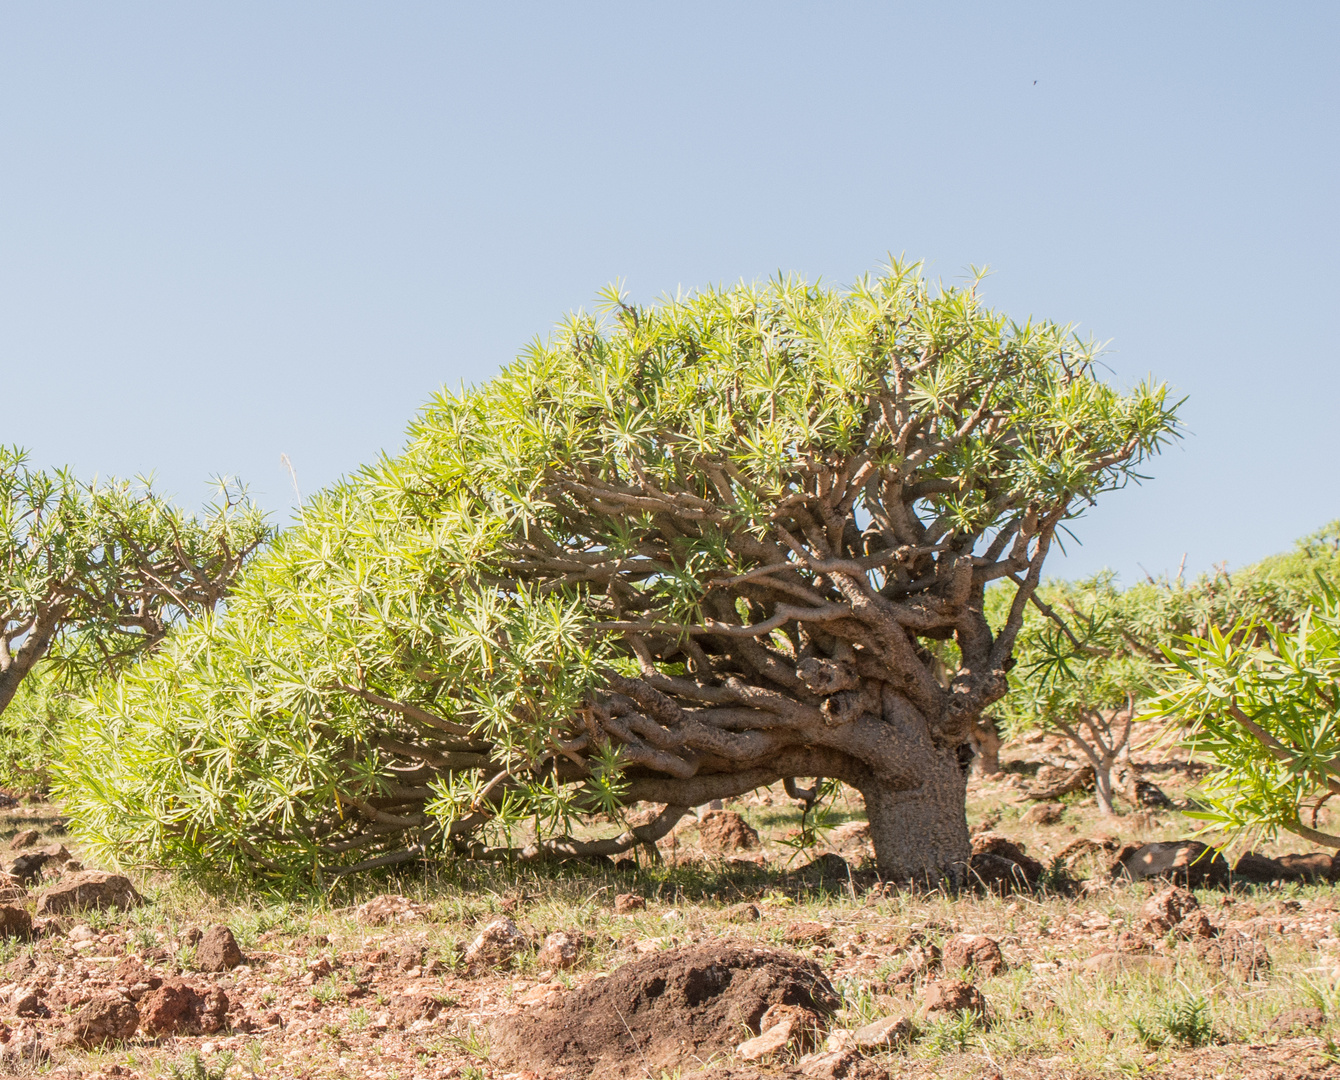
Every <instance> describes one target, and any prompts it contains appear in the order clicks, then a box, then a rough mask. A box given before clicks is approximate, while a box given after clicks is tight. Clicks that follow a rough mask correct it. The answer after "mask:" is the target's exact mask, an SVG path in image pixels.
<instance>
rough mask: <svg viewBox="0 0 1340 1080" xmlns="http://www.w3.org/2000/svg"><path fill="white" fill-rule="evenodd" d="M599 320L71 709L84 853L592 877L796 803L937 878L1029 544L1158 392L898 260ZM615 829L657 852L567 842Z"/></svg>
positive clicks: (1109, 460)
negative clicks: (627, 857) (827, 805)
mask: <svg viewBox="0 0 1340 1080" xmlns="http://www.w3.org/2000/svg"><path fill="white" fill-rule="evenodd" d="M605 301H606V308H605V313H606V314H605V317H603V318H592V317H587V316H576V317H574V318H572V319H571V320H569V321H568V322H567V323H565V324H564V325H563V326H561V327H560V328H559V330H558V332H557V334H556V335H555V337H554V339H553V340H551V341H550V342H547V343H539V342H537V343H536V344H534V345H533V346H532V347H531V348H530V349H528V350H527V351H526V353H525V354H524V355H523V356H522V357H521V358H520V359H519V360H518V361H517V362H516V363H515V364H513V365H512V366H511V367H509V368H508V369H506V370H505V371H503V372H502V373H501V374H500V375H499V376H498V377H497V378H495V379H494V380H492V381H490V382H488V383H486V384H484V385H482V386H480V387H479V388H477V389H475V390H473V391H470V392H468V393H463V394H461V395H459V396H451V395H444V396H442V397H440V398H439V399H438V400H437V401H435V402H434V403H433V404H432V405H430V406H429V408H428V409H427V410H426V411H425V413H424V414H423V415H422V416H421V417H420V419H419V420H418V421H417V422H416V423H415V425H414V426H413V428H412V429H411V438H410V445H409V447H408V449H407V450H406V451H405V453H404V454H403V455H401V456H399V457H396V458H392V459H387V460H384V461H382V462H381V463H379V464H378V465H376V466H374V467H371V468H369V469H366V470H364V471H363V472H362V473H361V474H359V475H358V476H357V477H355V478H353V479H352V480H351V481H349V482H348V483H345V484H343V485H340V486H338V487H336V488H334V489H332V490H331V491H329V492H327V493H324V494H323V495H322V496H320V497H318V498H317V499H315V500H313V501H312V502H311V503H310V504H309V505H308V507H307V508H306V509H305V512H304V523H303V524H302V525H301V526H299V527H296V528H295V529H293V530H290V531H289V532H288V533H287V534H285V535H284V536H283V537H282V538H281V539H280V540H279V542H278V543H277V544H276V545H275V547H274V548H273V549H272V550H271V551H270V552H269V553H268V554H266V555H263V556H261V557H260V558H259V559H258V560H256V562H255V563H253V565H252V567H251V569H250V570H249V571H248V573H247V574H245V575H244V580H243V582H242V584H241V586H240V587H239V590H238V592H237V594H236V596H235V597H234V598H233V599H232V600H230V603H229V610H228V612H227V614H226V615H225V616H224V617H222V618H221V619H217V620H214V621H213V623H211V624H204V623H202V624H201V625H199V626H197V627H193V628H188V629H186V630H184V631H182V632H179V633H176V634H173V635H170V640H169V642H168V643H167V646H166V647H165V649H164V650H163V651H162V652H161V653H160V654H159V656H158V657H156V658H155V659H153V660H152V661H150V662H149V663H147V664H145V665H140V666H138V667H137V668H136V669H135V670H134V671H132V672H130V673H128V674H127V676H126V677H125V678H124V679H123V680H122V682H121V683H120V685H119V686H118V687H116V688H112V689H108V690H107V691H106V692H104V693H102V694H100V695H99V696H98V697H97V699H96V700H94V701H93V702H92V703H91V704H90V705H89V707H88V709H87V711H86V712H85V713H84V714H83V718H82V720H81V721H80V722H79V723H76V724H74V725H71V732H70V741H69V743H68V746H67V749H66V754H65V764H64V766H63V769H64V774H63V779H62V790H63V792H64V794H65V797H66V799H67V806H68V807H69V808H70V810H71V812H72V813H73V814H74V815H75V816H76V818H77V819H78V823H79V826H80V828H81V829H82V831H83V833H84V836H85V838H86V839H87V840H88V841H89V842H91V843H93V844H95V845H97V846H100V847H101V848H102V849H103V850H104V851H105V852H106V853H107V854H108V855H110V856H111V857H137V858H153V859H159V860H165V861H176V862H187V863H192V864H195V865H200V866H208V867H214V868H217V867H220V866H223V867H227V868H230V869H234V870H242V869H249V870H256V869H258V868H263V869H265V870H267V871H270V872H273V873H276V874H283V873H291V872H293V871H295V870H297V869H300V868H301V869H305V870H306V871H308V872H311V871H322V870H337V871H340V872H344V871H347V870H349V869H352V868H362V867H371V866H377V865H386V864H388V863H392V862H397V861H403V860H405V859H410V858H416V857H419V856H421V855H422V854H423V853H424V852H425V851H426V850H429V849H431V848H432V847H433V846H435V845H437V844H439V843H441V842H442V841H444V840H447V841H449V842H450V843H451V844H452V845H454V846H455V847H456V849H457V850H458V851H461V852H470V853H474V854H476V855H480V856H485V855H497V854H502V853H504V852H507V851H511V852H513V853H516V854H523V855H525V854H542V853H545V852H549V853H559V854H562V853H569V854H615V853H617V852H619V851H623V850H627V849H628V848H629V847H631V846H633V845H634V844H637V843H651V842H652V841H654V840H655V839H656V838H657V837H658V836H661V835H664V833H665V832H666V831H668V829H669V828H670V827H671V826H673V824H674V823H675V822H676V821H677V820H678V819H679V817H680V816H682V815H683V814H684V813H685V812H686V811H687V810H688V808H689V807H692V806H695V805H700V804H702V803H705V802H707V801H709V800H712V799H718V798H724V797H728V796H733V795H738V794H742V793H744V792H747V791H749V790H751V789H753V788H756V787H759V786H761V785H766V784H769V783H772V782H774V781H776V780H778V779H786V778H794V777H814V776H819V777H826V778H831V779H839V780H842V781H845V782H846V783H848V784H850V785H852V786H853V787H855V788H857V789H858V790H860V791H861V793H862V795H863V796H864V799H865V804H866V809H867V813H868V816H869V819H870V825H871V833H872V837H873V840H874V846H875V850H876V856H877V859H878V863H879V867H880V869H881V871H882V872H883V873H884V874H885V875H887V876H889V877H890V878H894V879H900V880H906V881H918V882H927V881H930V882H942V881H949V882H951V883H953V882H959V881H962V880H963V878H964V875H965V872H966V864H967V861H968V857H969V854H970V846H969V840H968V830H967V823H966V820H965V813H964V803H965V797H966V793H965V769H966V764H967V760H968V758H969V757H970V756H971V753H970V749H969V747H968V741H969V739H970V735H971V732H972V731H973V728H974V725H975V724H976V722H977V720H978V718H979V717H980V716H981V714H982V711H983V710H984V709H985V708H987V707H988V706H989V705H991V704H992V703H993V702H995V701H997V700H998V699H999V698H1000V697H1001V696H1002V695H1003V694H1004V693H1005V689H1006V672H1007V671H1008V669H1009V666H1010V664H1011V653H1012V650H1013V647H1014V642H1015V637H1016V635H1017V633H1018V632H1019V628H1020V626H1021V625H1022V621H1023V616H1024V610H1025V608H1026V606H1027V604H1028V603H1029V600H1030V598H1031V597H1032V595H1033V592H1034V590H1035V589H1036V588H1037V584H1038V582H1039V580H1040V576H1041V572H1042V566H1043V562H1044V560H1045V558H1046V555H1047V552H1048V550H1049V549H1050V546H1051V543H1052V539H1053V536H1054V534H1055V531H1056V529H1057V528H1058V527H1059V526H1060V525H1061V524H1062V523H1063V522H1065V521H1066V520H1068V519H1069V518H1071V517H1073V516H1074V515H1075V514H1076V512H1077V510H1078V509H1079V508H1080V507H1082V506H1084V505H1086V504H1087V503H1088V502H1090V501H1091V500H1093V499H1095V498H1097V497H1099V496H1101V495H1102V494H1103V493H1104V492H1107V491H1109V490H1111V489H1113V488H1115V487H1119V486H1121V485H1122V484H1124V483H1125V482H1126V481H1127V480H1128V479H1129V478H1130V477H1131V476H1132V475H1134V471H1135V470H1136V469H1137V468H1138V467H1139V465H1140V463H1141V462H1142V461H1143V460H1145V459H1146V458H1147V457H1148V456H1149V455H1150V454H1152V453H1154V452H1155V451H1157V450H1158V449H1159V447H1160V446H1161V445H1162V444H1163V442H1164V441H1165V440H1166V439H1168V438H1169V437H1170V436H1171V434H1172V433H1173V431H1174V427H1175V420H1174V412H1173V407H1172V406H1171V405H1170V403H1169V402H1168V400H1167V397H1166V393H1165V391H1164V389H1163V388H1162V387H1159V386H1153V385H1144V386H1140V387H1138V388H1136V389H1135V390H1134V391H1133V392H1131V393H1130V394H1121V393H1119V392H1117V391H1115V390H1113V389H1112V388H1110V387H1108V386H1106V385H1104V384H1103V383H1102V382H1100V381H1099V380H1098V379H1097V378H1096V376H1095V373H1094V365H1093V360H1094V351H1093V347H1092V346H1091V345H1090V344H1088V343H1086V342H1083V341H1080V340H1077V339H1076V338H1075V337H1074V336H1073V335H1072V334H1071V333H1070V332H1069V331H1068V330H1067V328H1065V327H1062V326H1058V325H1056V324H1053V323H1033V322H1029V323H1024V324H1019V323H1013V322H1011V321H1010V320H1008V319H1007V318H1005V317H1004V316H1002V315H1000V314H998V313H995V312H992V311H990V310H989V309H987V308H986V307H985V306H984V305H983V303H982V301H981V299H980V297H979V295H978V292H977V289H976V286H975V285H973V286H972V287H969V288H966V289H958V288H953V289H938V290H937V289H935V288H932V287H931V286H930V285H929V284H928V283H927V282H925V281H924V280H923V279H922V278H921V276H920V274H919V272H918V268H917V267H915V266H909V265H895V266H893V267H891V268H890V269H889V271H888V272H887V273H886V274H885V275H884V276H882V277H879V278H877V279H873V280H867V281H862V282H860V283H858V284H857V285H856V286H855V287H853V288H852V289H850V290H848V291H845V292H840V291H836V290H827V289H820V288H817V287H814V286H810V285H807V284H804V283H802V282H799V281H777V282H774V283H772V284H770V285H768V286H766V287H762V288H759V287H748V286H740V287H737V288H734V289H730V290H726V291H709V292H704V293H701V294H698V295H696V296H693V297H691V298H689V299H686V300H675V301H666V302H665V303H663V304H662V305H660V306H658V307H649V308H644V307H633V306H631V305H629V304H628V303H627V302H626V301H625V300H624V298H623V297H622V296H621V295H619V294H618V293H616V292H611V293H609V294H608V295H607V296H606V298H605ZM1003 579H1004V580H1010V581H1012V582H1013V583H1014V584H1015V590H1016V591H1015V593H1014V596H1013V599H1012V600H1011V602H1010V605H1009V610H1008V611H1007V613H1006V616H1005V619H1004V622H1003V624H1002V625H1000V626H999V627H997V628H995V629H993V628H992V626H991V625H990V624H989V623H988V621H987V619H986V616H985V614H984V610H983V604H984V592H985V589H986V587H987V585H988V584H990V583H991V582H993V581H999V580H1003ZM937 650H938V653H939V655H937ZM945 657H948V658H949V666H948V667H945V666H944V664H945V660H944V658H945ZM113 762H114V763H115V766H114V767H111V768H109V767H108V763H113ZM638 800H646V801H651V802H654V803H657V804H660V805H661V806H662V807H663V809H662V811H661V813H660V815H659V816H658V817H657V818H656V820H655V821H653V822H652V823H651V824H649V825H646V826H642V827H640V828H638V829H631V830H627V831H625V832H624V833H623V834H621V835H619V836H617V837H609V838H607V839H594V840H575V839H573V838H572V835H571V833H572V827H573V823H574V820H575V819H576V818H579V817H581V816H582V815H583V814H585V813H588V812H590V811H593V810H605V811H608V812H612V813H617V812H618V811H619V808H620V806H622V805H626V804H627V803H629V802H633V801H638ZM518 834H519V836H520V839H521V843H519V844H518V843H516V842H515V840H514V837H515V836H517V835H518Z"/></svg>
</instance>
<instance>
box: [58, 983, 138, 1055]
mask: <svg viewBox="0 0 1340 1080" xmlns="http://www.w3.org/2000/svg"><path fill="white" fill-rule="evenodd" d="M139 1025H140V1013H139V1010H138V1009H136V1008H135V1006H134V1004H132V1003H131V1002H129V1001H127V1000H126V999H125V998H123V997H122V996H121V995H120V994H105V995H103V996H101V997H96V998H94V999H93V1000H92V1001H90V1002H89V1003H88V1004H87V1005H85V1006H84V1007H83V1008H82V1009H80V1010H79V1011H78V1012H77V1013H75V1014H74V1019H72V1020H71V1021H70V1026H69V1027H68V1028H67V1029H66V1034H65V1039H66V1041H67V1042H68V1043H70V1044H71V1045H73V1046H78V1047H81V1048H83V1049H92V1048H93V1047H96V1046H103V1045H105V1044H106V1043H111V1042H125V1041H126V1040H127V1039H130V1038H131V1037H132V1036H134V1034H135V1029H136V1028H137V1027H139Z"/></svg>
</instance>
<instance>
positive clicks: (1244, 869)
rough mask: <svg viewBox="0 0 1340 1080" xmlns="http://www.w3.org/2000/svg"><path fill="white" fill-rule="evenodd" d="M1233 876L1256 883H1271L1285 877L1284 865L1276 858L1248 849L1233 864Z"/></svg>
mask: <svg viewBox="0 0 1340 1080" xmlns="http://www.w3.org/2000/svg"><path fill="white" fill-rule="evenodd" d="M1233 877H1234V878H1236V879H1237V880H1239V881H1248V882H1251V883H1252V884H1254V885H1269V884H1270V883H1271V882H1273V881H1281V880H1283V878H1284V877H1285V872H1284V867H1283V866H1281V865H1280V864H1279V862H1278V861H1277V860H1275V859H1272V858H1269V857H1268V856H1266V855H1261V854H1259V853H1258V852H1255V851H1248V852H1246V853H1245V854H1243V856H1242V857H1241V858H1240V859H1238V861H1237V862H1236V863H1234V864H1233Z"/></svg>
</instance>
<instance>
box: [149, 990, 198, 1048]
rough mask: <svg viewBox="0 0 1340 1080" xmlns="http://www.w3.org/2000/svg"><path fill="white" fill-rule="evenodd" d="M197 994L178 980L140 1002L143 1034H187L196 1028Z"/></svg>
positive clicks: (154, 991)
mask: <svg viewBox="0 0 1340 1080" xmlns="http://www.w3.org/2000/svg"><path fill="white" fill-rule="evenodd" d="M199 1009H200V995H199V994H198V993H197V992H196V990H195V988H194V987H191V986H188V985H187V984H186V983H184V982H182V981H181V979H168V980H166V981H165V982H163V983H162V984H161V985H160V986H159V987H158V989H157V990H153V991H150V992H149V993H148V994H146V995H145V996H144V997H143V998H141V999H140V1027H141V1028H142V1029H143V1031H144V1033H145V1034H146V1035H150V1036H158V1035H177V1034H186V1033H188V1032H190V1031H191V1030H192V1029H193V1028H194V1027H195V1026H196V1022H195V1021H196V1014H197V1013H198V1012H199Z"/></svg>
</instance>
